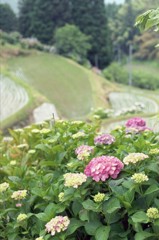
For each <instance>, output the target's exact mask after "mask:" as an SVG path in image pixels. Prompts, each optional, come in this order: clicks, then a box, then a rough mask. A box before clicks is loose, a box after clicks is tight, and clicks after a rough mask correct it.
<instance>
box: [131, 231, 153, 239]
mask: <svg viewBox="0 0 159 240" xmlns="http://www.w3.org/2000/svg"><path fill="white" fill-rule="evenodd" d="M153 236H154V234H152V233H149V232H146V231H144V232H139V233H136V235H135V240H144V239H147V238H149V237H153Z"/></svg>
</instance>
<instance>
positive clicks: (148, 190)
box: [144, 184, 159, 195]
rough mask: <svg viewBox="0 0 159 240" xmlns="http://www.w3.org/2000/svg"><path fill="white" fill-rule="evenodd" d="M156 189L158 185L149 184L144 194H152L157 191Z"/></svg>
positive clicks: (158, 187)
mask: <svg viewBox="0 0 159 240" xmlns="http://www.w3.org/2000/svg"><path fill="white" fill-rule="evenodd" d="M158 191H159V186H158V185H156V184H153V185H152V186H150V187H149V188H148V189H147V190H146V192H145V194H144V195H148V194H152V193H154V192H158Z"/></svg>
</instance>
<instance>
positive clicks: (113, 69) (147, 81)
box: [103, 63, 159, 90]
mask: <svg viewBox="0 0 159 240" xmlns="http://www.w3.org/2000/svg"><path fill="white" fill-rule="evenodd" d="M103 75H104V77H105V78H106V79H108V80H110V81H114V82H118V83H122V84H128V72H127V70H126V69H125V68H124V67H123V66H122V65H119V64H118V63H112V64H111V65H110V66H109V67H107V68H106V69H104V71H103ZM132 84H133V86H135V87H139V88H144V89H150V90H155V89H157V88H159V77H158V76H155V75H152V74H151V73H148V72H144V71H142V72H141V71H135V69H134V71H133V73H132Z"/></svg>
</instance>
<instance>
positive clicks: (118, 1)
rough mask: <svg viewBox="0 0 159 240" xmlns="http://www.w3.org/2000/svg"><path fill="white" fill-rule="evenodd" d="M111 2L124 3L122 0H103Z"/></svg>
mask: <svg viewBox="0 0 159 240" xmlns="http://www.w3.org/2000/svg"><path fill="white" fill-rule="evenodd" d="M113 2H115V3H118V4H120V3H124V0H105V3H113Z"/></svg>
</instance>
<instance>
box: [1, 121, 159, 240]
mask: <svg viewBox="0 0 159 240" xmlns="http://www.w3.org/2000/svg"><path fill="white" fill-rule="evenodd" d="M136 121H137V119H136ZM129 122H130V121H129ZM131 122H132V120H131ZM142 122H143V121H139V119H138V123H137V122H136V124H140V123H142ZM96 131H97V128H96V127H95V126H94V127H93V126H91V125H89V124H86V123H84V122H67V121H57V122H52V121H50V122H44V123H41V124H39V125H32V126H28V127H26V128H24V129H17V130H10V134H11V136H12V138H7V139H6V138H2V142H1V153H2V161H1V163H0V164H1V176H0V179H1V183H3V184H1V185H0V198H1V202H0V207H1V212H0V219H1V221H0V229H1V231H0V236H1V238H2V239H8V240H12V239H16V240H22V239H23V240H24V239H26V240H33V239H35V238H38V237H41V239H45V240H51V239H52V238H54V239H55V240H65V239H68V240H75V239H80V240H84V239H92V240H93V239H94V240H95V239H100V240H106V239H109V240H112V239H121V240H122V239H125V240H126V239H127V240H128V239H129V240H131V239H135V240H138V239H140V240H141V239H148V238H149V237H152V238H153V239H154V240H157V239H158V237H159V235H158V233H159V215H158V209H159V198H158V196H159V195H158V193H159V181H158V171H159V165H158V160H159V159H158V157H159V153H158V148H159V134H158V133H156V134H154V133H153V132H152V131H143V132H138V133H136V132H132V131H131V129H130V131H129V132H128V133H126V131H125V128H120V129H116V130H114V131H112V135H113V139H114V138H115V141H112V143H109V145H101V144H100V145H94V138H95V136H96V135H97V132H96ZM98 138H99V137H98ZM83 144H85V145H89V146H93V147H94V151H93V152H92V151H91V152H88V153H87V152H84V153H83V160H79V159H78V156H76V154H75V150H76V149H77V147H79V146H81V145H83ZM86 153H87V154H86ZM130 153H132V154H130ZM133 153H139V154H136V155H135V154H133ZM102 155H108V156H115V157H116V158H119V159H120V160H121V161H122V162H123V163H124V168H123V169H122V170H121V172H120V174H119V175H118V177H117V176H116V177H114V179H112V178H111V177H109V178H108V179H106V180H104V181H94V180H93V179H92V178H91V177H88V178H87V179H86V181H85V180H84V179H81V180H82V181H83V183H82V182H81V185H80V182H78V184H79V186H78V187H77V188H75V187H73V186H72V187H71V186H69V185H70V184H73V182H70V181H69V182H66V181H65V180H66V176H67V175H64V174H66V173H68V174H70V173H71V175H70V176H71V177H73V176H76V175H73V174H74V173H83V172H84V169H85V167H86V165H87V164H88V163H89V162H90V160H91V159H92V158H93V157H95V159H100V156H102ZM147 155H148V156H147ZM131 156H135V158H131ZM125 157H126V158H125ZM116 158H110V159H112V161H117V160H115V159H116ZM102 159H105V157H104V158H102ZM94 161H95V160H94ZM128 162H131V163H130V164H128ZM87 168H88V167H87ZM98 169H100V168H98ZM138 173H140V175H138ZM111 174H112V173H110V176H111ZM136 174H137V175H136ZM74 181H75V182H76V181H77V179H74ZM8 184H9V186H8ZM19 190H21V192H19ZM25 190H26V191H25ZM16 199H18V200H16ZM57 216H59V218H60V216H63V217H65V216H67V217H68V219H69V220H67V224H66V222H65V226H66V228H67V229H65V228H64V229H63V230H62V231H61V229H59V231H61V232H59V233H55V236H51V235H50V234H49V233H48V232H46V231H45V225H46V224H47V229H49V226H50V225H49V224H53V220H52V222H50V220H51V219H52V218H53V219H55V218H56V217H57ZM57 219H58V218H56V220H57ZM61 219H62V218H61ZM63 220H64V218H63ZM54 224H55V221H54ZM59 227H60V228H61V225H60V226H59ZM48 231H49V230H48ZM52 231H53V229H52Z"/></svg>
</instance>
